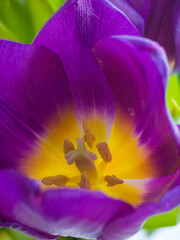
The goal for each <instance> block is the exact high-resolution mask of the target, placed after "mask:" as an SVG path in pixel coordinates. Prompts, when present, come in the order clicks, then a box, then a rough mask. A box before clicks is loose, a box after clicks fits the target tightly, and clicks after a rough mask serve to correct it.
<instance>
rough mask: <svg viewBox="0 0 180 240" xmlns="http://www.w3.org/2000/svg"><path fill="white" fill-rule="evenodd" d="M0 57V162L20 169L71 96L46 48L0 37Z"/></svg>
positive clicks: (50, 53)
mask: <svg viewBox="0 0 180 240" xmlns="http://www.w3.org/2000/svg"><path fill="white" fill-rule="evenodd" d="M0 59H1V60H0V64H1V69H0V84H1V89H0V136H1V137H0V146H1V147H0V154H1V162H0V166H1V168H9V167H13V168H15V169H18V170H20V168H21V167H22V166H21V163H22V162H24V160H25V158H26V154H28V153H29V152H31V151H32V150H33V148H34V144H35V143H36V142H37V141H39V140H42V138H43V134H44V133H46V132H47V127H48V125H49V121H50V120H53V119H56V118H58V117H59V112H61V117H62V116H63V113H65V112H66V111H67V109H68V108H71V107H72V99H71V94H70V90H69V87H68V82H67V79H66V76H65V73H64V70H63V67H62V65H61V62H60V60H59V58H58V56H56V55H55V54H54V53H52V52H51V51H49V50H48V49H45V48H44V47H38V46H32V45H22V44H18V43H13V42H8V41H0ZM72 109H73V108H72Z"/></svg>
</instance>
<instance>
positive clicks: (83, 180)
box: [78, 172, 91, 189]
mask: <svg viewBox="0 0 180 240" xmlns="http://www.w3.org/2000/svg"><path fill="white" fill-rule="evenodd" d="M78 185H79V187H80V188H88V189H90V187H91V185H90V183H89V180H88V177H87V173H86V172H83V173H82V175H81V182H80V183H78Z"/></svg>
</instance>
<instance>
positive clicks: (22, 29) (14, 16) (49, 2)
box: [0, 0, 64, 43]
mask: <svg viewBox="0 0 180 240" xmlns="http://www.w3.org/2000/svg"><path fill="white" fill-rule="evenodd" d="M63 2H64V1H63V0H0V38H1V39H8V40H12V41H19V42H22V43H31V42H32V41H33V39H34V37H35V36H36V34H37V33H38V31H39V30H40V29H41V27H42V26H43V24H44V23H45V22H46V21H47V20H48V19H49V18H50V17H51V16H52V15H53V13H54V12H55V11H56V10H57V9H58V8H59V7H60V6H61V4H62V3H63Z"/></svg>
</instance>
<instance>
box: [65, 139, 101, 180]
mask: <svg viewBox="0 0 180 240" xmlns="http://www.w3.org/2000/svg"><path fill="white" fill-rule="evenodd" d="M76 140H77V149H76V150H71V151H69V152H68V153H66V154H65V158H66V160H67V164H69V165H71V164H73V163H74V162H75V164H76V167H77V168H78V170H79V171H80V173H82V174H83V173H84V172H86V173H87V177H88V179H90V180H92V181H94V180H96V179H97V177H98V174H97V171H96V167H95V164H94V160H96V159H97V156H96V154H94V153H92V152H89V151H87V150H86V147H85V144H84V139H83V138H82V139H81V140H80V139H79V138H77V139H76Z"/></svg>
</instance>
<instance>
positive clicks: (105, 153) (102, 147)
mask: <svg viewBox="0 0 180 240" xmlns="http://www.w3.org/2000/svg"><path fill="white" fill-rule="evenodd" d="M96 147H97V149H98V152H99V154H100V155H101V157H102V159H103V160H104V162H111V161H112V155H111V153H110V150H109V148H108V145H107V143H106V142H101V143H98V144H97V145H96Z"/></svg>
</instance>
